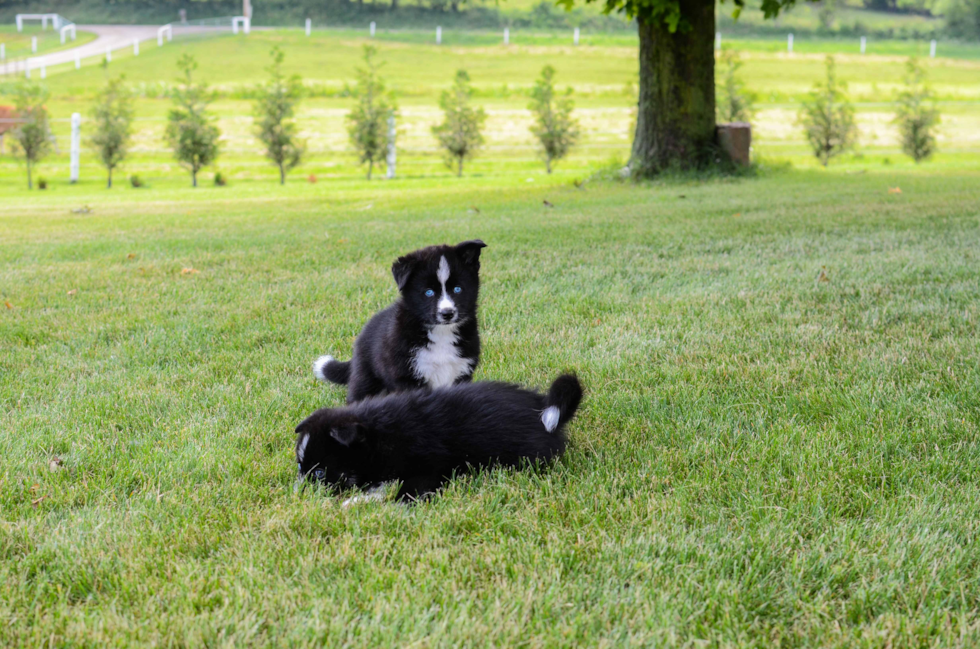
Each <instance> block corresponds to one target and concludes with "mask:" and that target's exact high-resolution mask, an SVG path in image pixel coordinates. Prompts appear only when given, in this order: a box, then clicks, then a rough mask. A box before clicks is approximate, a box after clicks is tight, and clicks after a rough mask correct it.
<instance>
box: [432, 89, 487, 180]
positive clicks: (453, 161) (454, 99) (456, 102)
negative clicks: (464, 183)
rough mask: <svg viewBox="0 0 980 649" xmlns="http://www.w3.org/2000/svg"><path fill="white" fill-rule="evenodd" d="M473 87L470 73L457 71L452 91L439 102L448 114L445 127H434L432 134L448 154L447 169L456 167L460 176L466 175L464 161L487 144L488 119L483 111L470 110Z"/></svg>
mask: <svg viewBox="0 0 980 649" xmlns="http://www.w3.org/2000/svg"><path fill="white" fill-rule="evenodd" d="M472 97H473V87H472V86H471V85H470V75H468V74H467V73H466V70H458V71H457V72H456V81H455V82H454V83H453V87H452V89H451V90H445V91H443V93H442V97H441V98H440V99H439V106H440V108H442V110H443V112H444V113H445V119H444V120H443V122H442V124H439V125H438V126H433V127H432V134H433V135H435V136H436V139H437V140H439V145H440V146H441V147H442V148H443V149H444V150H445V153H446V166H448V167H449V168H450V169H452V168H453V167H454V166H455V167H456V175H457V176H462V175H463V161H464V160H468V159H470V158H472V157H473V156H474V155H475V154H476V151H477V150H478V149H479V148H480V147H481V146H482V145H483V134H482V133H480V130H481V129H482V128H483V123H484V122H485V121H486V120H487V114H486V113H485V112H483V109H482V108H477V109H475V110H474V109H473V108H471V107H470V99H471V98H472Z"/></svg>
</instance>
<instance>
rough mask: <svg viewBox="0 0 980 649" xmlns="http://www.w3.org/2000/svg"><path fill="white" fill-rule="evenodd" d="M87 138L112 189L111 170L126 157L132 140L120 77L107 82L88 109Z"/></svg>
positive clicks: (130, 108) (130, 106)
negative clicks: (90, 134) (91, 131)
mask: <svg viewBox="0 0 980 649" xmlns="http://www.w3.org/2000/svg"><path fill="white" fill-rule="evenodd" d="M92 122H93V125H92V128H93V129H94V132H93V133H92V136H91V138H90V142H91V145H92V148H93V149H95V153H96V155H98V156H99V161H101V162H102V166H103V167H105V168H106V172H107V173H108V179H107V181H106V187H110V188H111V187H112V170H113V169H115V168H116V167H117V166H119V163H120V162H122V161H123V160H124V159H125V158H126V153H127V149H128V147H129V140H130V138H131V137H132V124H133V99H132V94H131V93H130V92H129V89H128V88H127V87H126V84H125V83H124V82H123V77H118V78H116V79H110V80H109V81H108V82H107V83H106V85H105V87H104V88H102V90H101V91H99V94H98V95H97V96H96V99H95V105H94V106H93V107H92Z"/></svg>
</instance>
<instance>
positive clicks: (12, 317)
mask: <svg viewBox="0 0 980 649" xmlns="http://www.w3.org/2000/svg"><path fill="white" fill-rule="evenodd" d="M932 169H933V168H930V167H928V166H923V167H921V168H917V169H914V170H908V169H905V170H891V169H889V170H870V171H868V172H867V173H864V174H859V175H851V174H847V173H843V172H838V171H834V170H831V171H829V172H822V171H820V172H818V171H812V170H811V171H783V172H767V173H765V174H763V175H762V176H761V177H759V178H755V179H743V180H729V181H711V182H706V183H703V184H694V183H687V182H682V181H675V182H662V183H656V184H652V185H643V186H638V187H634V186H627V185H618V184H603V183H587V184H586V185H585V188H584V189H575V188H574V187H571V186H570V185H567V184H564V183H562V184H558V183H557V181H548V182H539V183H536V184H531V185H527V184H524V183H523V182H522V181H517V180H514V181H512V182H509V183H506V182H504V183H497V184H490V183H483V182H481V181H480V180H479V179H473V180H464V181H463V182H462V183H458V184H449V183H446V182H445V181H439V180H413V181H409V180H396V181H392V182H390V183H379V182H375V183H370V184H368V183H364V182H361V181H356V182H355V181H337V182H335V183H319V184H317V185H309V184H293V185H287V186H286V188H284V189H283V188H280V187H279V186H277V185H274V184H270V183H266V182H251V183H249V182H242V183H239V184H238V185H236V186H235V187H234V191H227V190H228V189H229V188H225V190H219V189H216V188H202V189H200V190H197V191H195V192H192V191H189V190H186V189H183V188H180V189H178V188H160V189H158V190H155V192H154V193H149V194H142V193H140V192H136V191H126V192H124V191H116V192H111V193H107V192H103V191H97V190H95V189H93V188H86V187H85V186H83V187H80V188H76V192H78V193H77V194H69V193H68V192H66V191H58V192H50V193H48V194H36V193H35V194H32V195H26V194H18V195H13V196H12V197H11V198H9V199H8V200H5V201H3V202H2V204H0V232H2V234H3V236H2V237H0V303H2V306H0V349H2V350H3V353H2V354H0V592H2V593H3V597H0V620H2V622H3V623H2V624H0V645H3V646H38V645H41V644H51V645H56V646H106V645H115V646H131V645H164V646H283V645H295V646H350V647H378V646H422V647H458V646H518V645H525V646H573V645H577V646H613V645H615V646H702V645H705V646H733V645H744V646H773V645H780V646H840V647H853V646H869V647H871V646H875V647H877V646H882V647H884V646H889V647H911V646H916V647H918V646H972V645H975V644H976V643H977V642H978V641H980V619H978V615H980V577H978V576H980V543H978V540H980V539H978V533H980V524H978V521H980V486H978V485H980V448H978V425H980V399H978V394H980V369H978V368H980V364H978V360H980V343H978V338H977V336H976V331H977V326H978V317H980V307H978V305H980V265H978V252H977V251H978V250H980V209H978V205H980V173H978V172H977V171H976V170H975V169H974V170H969V169H967V170H960V171H956V170H945V171H944V172H942V173H937V172H935V171H933V170H932ZM549 183H550V184H549ZM894 187H900V188H901V193H894V192H889V191H888V190H889V188H894ZM544 199H548V200H549V201H550V202H551V203H553V204H554V205H555V207H554V208H548V207H546V206H544V205H543V204H542V201H543V200H544ZM81 202H88V203H89V204H90V205H91V207H92V211H91V212H90V213H88V214H73V213H71V212H70V211H69V208H73V207H76V206H77V205H78V204H79V203H81ZM471 237H481V238H483V239H484V240H485V241H486V242H487V243H488V244H489V247H488V248H487V249H486V250H485V251H484V256H483V271H482V278H483V286H482V291H481V325H482V335H483V341H484V354H483V359H482V362H481V364H480V366H479V369H478V371H477V377H478V378H479V379H500V380H507V381H517V382H520V383H523V384H530V385H545V384H546V383H547V382H548V381H549V380H550V379H551V378H553V377H554V376H555V375H556V374H557V373H559V372H560V371H563V370H567V369H572V370H575V371H577V372H578V373H579V375H580V377H581V378H582V381H583V383H584V384H585V386H586V388H587V390H588V394H587V398H586V400H585V402H584V404H583V407H582V409H581V411H580V413H579V415H578V417H577V418H576V420H575V421H574V423H573V424H572V425H571V427H570V429H569V434H570V437H571V440H572V444H571V448H570V450H569V451H568V453H567V454H566V455H565V457H564V458H563V459H562V460H561V461H560V462H558V463H557V464H556V465H555V466H553V467H550V468H543V469H540V470H536V471H496V472H492V473H489V474H485V475H480V476H476V477H472V478H467V479H460V480H457V481H455V482H453V483H452V484H451V485H450V487H449V488H448V489H447V490H446V491H445V492H443V493H441V494H440V495H438V496H436V497H434V498H433V499H432V500H431V501H429V502H426V503H423V504H420V505H418V506H414V507H410V508H406V507H402V506H400V505H396V504H393V503H384V504H368V505H364V506H358V507H354V508H351V509H347V510H344V509H342V508H341V507H340V506H339V501H338V499H336V498H334V497H331V496H329V495H328V494H325V493H323V492H321V491H319V490H317V489H313V488H310V489H307V490H306V491H304V492H302V493H298V494H297V493H294V492H293V489H292V486H293V480H294V478H295V465H294V461H293V456H292V453H293V442H294V440H293V435H292V428H293V426H294V425H295V423H296V422H297V421H299V420H300V419H301V418H302V417H304V416H305V415H306V414H308V413H309V412H310V411H312V410H313V409H315V408H317V407H320V406H324V405H337V404H340V403H341V402H342V400H343V392H342V390H340V389H338V388H335V387H324V386H321V385H318V384H317V383H316V382H315V381H314V379H313V377H312V375H311V372H310V362H311V361H312V359H313V358H315V357H316V356H317V355H318V354H321V353H325V352H332V353H334V354H337V355H338V356H341V357H346V356H348V355H349V354H350V349H351V344H352V341H353V338H354V336H355V335H356V333H357V332H358V331H359V329H360V327H361V325H362V324H363V323H364V321H365V320H366V319H367V318H368V317H369V316H370V315H371V314H372V313H374V312H375V311H376V310H377V309H378V308H380V307H382V306H384V305H386V304H388V303H389V302H390V301H391V300H392V299H393V298H394V296H395V290H394V287H393V282H392V280H391V278H390V275H389V271H388V268H389V266H390V263H391V261H392V260H393V259H394V258H395V257H396V256H398V255H399V254H402V253H404V252H406V251H409V250H412V249H414V248H416V247H418V246H422V245H426V244H431V243H436V242H447V241H448V242H454V241H459V240H463V239H467V238H471Z"/></svg>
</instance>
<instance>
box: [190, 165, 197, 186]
mask: <svg viewBox="0 0 980 649" xmlns="http://www.w3.org/2000/svg"><path fill="white" fill-rule="evenodd" d="M191 183H193V186H194V187H197V169H192V170H191Z"/></svg>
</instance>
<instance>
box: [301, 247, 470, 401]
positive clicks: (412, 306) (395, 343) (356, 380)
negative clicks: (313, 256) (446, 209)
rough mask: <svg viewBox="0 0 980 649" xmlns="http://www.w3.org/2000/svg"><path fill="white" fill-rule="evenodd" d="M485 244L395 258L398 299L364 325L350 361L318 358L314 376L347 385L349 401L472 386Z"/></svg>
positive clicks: (431, 249)
mask: <svg viewBox="0 0 980 649" xmlns="http://www.w3.org/2000/svg"><path fill="white" fill-rule="evenodd" d="M485 247H486V244H485V243H483V242H482V241H480V240H479V239H474V240H473V241H464V242H463V243H461V244H459V245H457V246H430V247H429V248H423V249H421V250H416V251H415V252H412V253H409V254H407V255H405V256H404V257H399V258H398V259H397V260H396V261H395V263H394V264H392V266H391V274H392V275H393V276H394V277H395V283H396V284H397V285H398V290H399V291H400V292H401V297H400V298H399V299H398V300H397V301H396V302H395V303H394V304H392V305H391V306H389V307H388V308H386V309H384V310H383V311H379V312H378V313H377V314H375V315H374V317H373V318H371V319H370V320H369V321H368V323H367V324H366V325H364V329H362V330H361V333H360V335H359V336H358V337H357V340H356V341H355V342H354V357H353V358H352V359H351V360H350V361H349V362H341V361H338V360H335V359H334V358H333V357H332V356H321V357H320V358H318V359H317V360H316V362H314V363H313V374H314V375H316V377H317V378H318V379H320V380H321V381H324V382H326V381H331V382H333V383H339V384H341V385H343V384H346V385H347V403H354V402H356V401H360V400H361V399H363V398H365V397H370V396H374V395H377V394H381V393H382V392H401V391H403V390H415V389H418V388H441V387H445V386H447V385H453V384H455V383H459V382H461V381H469V380H470V379H471V378H472V376H473V370H474V369H476V364H477V363H478V362H479V360H480V336H479V332H478V331H477V324H476V300H477V297H478V295H479V290H480V275H479V273H480V249H481V248H485Z"/></svg>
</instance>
